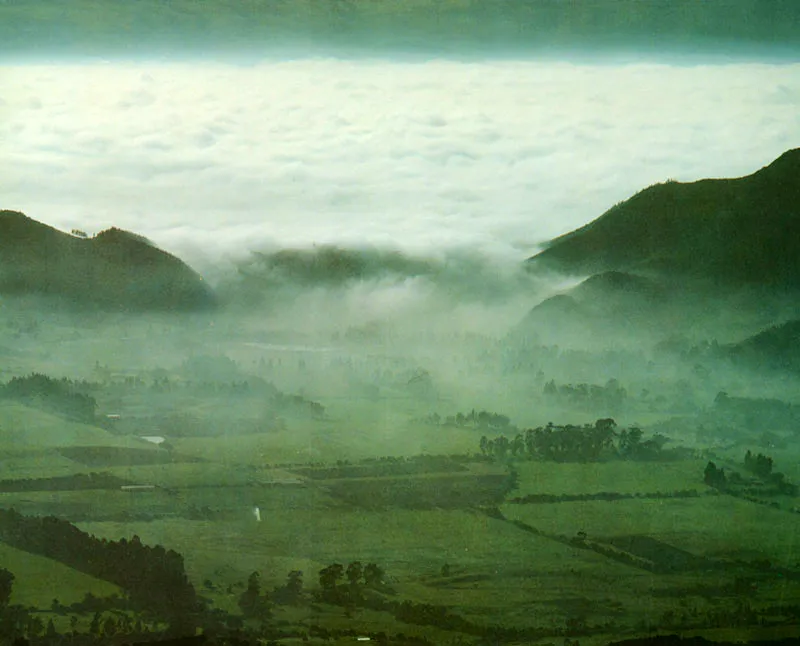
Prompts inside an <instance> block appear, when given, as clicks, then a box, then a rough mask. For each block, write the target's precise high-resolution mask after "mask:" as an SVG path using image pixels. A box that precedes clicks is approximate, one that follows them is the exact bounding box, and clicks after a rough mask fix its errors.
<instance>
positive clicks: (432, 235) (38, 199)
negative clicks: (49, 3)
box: [0, 59, 800, 275]
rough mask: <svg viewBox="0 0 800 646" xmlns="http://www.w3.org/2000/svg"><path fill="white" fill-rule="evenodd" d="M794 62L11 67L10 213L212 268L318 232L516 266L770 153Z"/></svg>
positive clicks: (788, 111) (6, 117)
mask: <svg viewBox="0 0 800 646" xmlns="http://www.w3.org/2000/svg"><path fill="white" fill-rule="evenodd" d="M799 69H800V68H798V66H797V65H796V64H785V65H781V64H747V63H741V64H740V63H732V64H723V65H687V66H675V65H666V64H626V65H612V64H598V65H585V64H571V63H560V62H546V61H541V60H511V61H500V60H498V61H491V62H451V61H444V60H428V61H424V62H417V63H409V62H391V61H386V60H380V61H379V60H368V59H355V60H336V59H307V60H294V61H280V62H278V61H261V62H258V63H256V64H253V65H249V66H237V65H233V64H227V65H226V64H218V63H208V62H201V61H197V62H186V63H181V64H178V63H152V62H118V61H112V62H108V63H107V64H98V63H93V64H85V65H79V64H70V63H60V64H58V65H46V64H35V65H34V64H8V63H6V64H4V65H3V66H2V68H0V72H1V73H2V77H3V81H4V89H3V93H2V100H3V103H2V104H0V115H2V119H0V134H1V135H2V137H3V140H4V155H3V158H2V160H0V174H2V176H3V178H4V202H5V203H4V207H5V208H16V209H19V210H22V211H24V212H26V213H30V214H32V215H34V217H36V218H37V219H40V220H42V221H45V222H48V223H50V224H52V225H54V226H57V227H59V228H61V229H64V230H67V231H69V230H70V229H72V228H78V229H81V230H85V231H87V232H88V233H90V234H91V233H94V232H96V231H98V230H100V229H105V228H108V227H110V226H118V227H122V228H125V229H128V230H132V231H136V232H138V233H141V234H143V235H145V236H147V237H148V238H150V239H152V240H154V241H155V242H156V243H157V244H159V245H160V246H162V247H163V248H165V249H169V250H170V251H173V252H175V253H177V254H178V255H180V256H181V257H182V258H184V259H186V260H187V261H189V262H190V264H191V265H192V266H194V267H196V268H197V269H198V270H200V271H201V272H202V273H203V274H208V275H212V274H213V273H214V271H215V266H216V264H217V263H218V262H219V261H220V259H223V258H225V259H233V260H236V261H238V260H241V259H242V258H243V257H246V256H247V254H248V253H249V252H250V251H252V250H259V249H265V248H273V249H281V248H287V249H297V248H299V249H308V248H312V246H313V245H314V244H316V245H337V246H340V247H344V248H353V247H355V248H358V247H360V246H364V245H371V246H375V247H378V248H389V249H397V250H401V251H403V252H406V253H410V254H422V255H429V254H434V255H436V254H441V253H445V252H449V251H452V250H458V249H461V248H466V249H470V250H479V251H480V253H482V254H485V255H487V256H490V257H492V258H495V257H501V258H519V259H522V258H524V257H526V256H529V255H531V254H532V253H533V252H534V251H535V250H536V248H537V246H538V244H539V243H541V242H542V241H544V240H547V239H549V238H552V237H554V236H555V235H558V234H561V233H565V232H566V231H569V230H571V229H573V228H575V227H577V226H580V225H582V224H585V223H586V222H588V221H590V220H591V219H593V218H594V217H596V216H597V215H598V214H600V213H602V212H604V211H605V210H606V209H607V208H609V207H610V206H611V205H613V204H615V203H616V202H618V201H620V200H622V199H625V198H627V197H628V196H629V195H631V194H633V193H634V192H635V191H637V190H639V189H641V188H642V187H643V186H647V185H650V184H652V183H655V182H661V181H664V180H666V179H668V178H674V179H677V180H681V181H685V180H693V179H697V178H700V177H714V176H727V177H733V176H738V175H742V174H744V173H746V172H750V170H751V169H752V168H753V167H754V166H758V165H759V164H764V163H767V162H768V161H770V160H771V159H774V158H775V157H776V156H777V155H778V154H779V153H780V152H782V151H783V149H784V148H785V145H786V142H790V141H796V140H798V138H800V123H798V121H797V118H796V114H797V107H798V102H800V81H798V79H800V71H799ZM33 178H35V180H34V179H33ZM98 179H99V180H100V181H98Z"/></svg>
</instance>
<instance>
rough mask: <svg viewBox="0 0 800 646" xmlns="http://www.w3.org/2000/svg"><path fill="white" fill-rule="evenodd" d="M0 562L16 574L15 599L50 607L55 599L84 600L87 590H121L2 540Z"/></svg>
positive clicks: (104, 593)
mask: <svg viewBox="0 0 800 646" xmlns="http://www.w3.org/2000/svg"><path fill="white" fill-rule="evenodd" d="M0 563H2V564H3V567H4V568H6V569H7V570H9V571H11V573H12V574H13V575H14V577H15V578H14V588H13V592H12V595H11V602H12V603H19V604H23V605H25V606H34V607H36V608H49V607H50V603H51V602H52V600H53V599H58V600H59V601H60V602H61V603H62V604H64V605H70V604H72V603H75V602H77V601H81V600H82V599H83V597H84V596H85V595H86V593H87V592H91V593H92V594H93V595H94V596H96V597H108V596H111V595H112V594H121V593H122V590H121V589H120V588H119V587H118V586H116V585H114V584H113V583H109V582H107V581H101V580H100V579H95V578H94V577H91V576H89V575H88V574H84V573H83V572H78V571H77V570H73V569H72V568H71V567H69V566H67V565H64V564H62V563H59V562H58V561H54V560H53V559H49V558H46V557H44V556H38V555H36V554H31V553H29V552H24V551H22V550H18V549H16V548H13V547H11V546H9V545H6V544H5V543H3V542H0Z"/></svg>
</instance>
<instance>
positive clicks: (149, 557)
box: [0, 509, 198, 631]
mask: <svg viewBox="0 0 800 646" xmlns="http://www.w3.org/2000/svg"><path fill="white" fill-rule="evenodd" d="M0 540H2V541H3V542H5V543H7V544H9V545H11V546H12V547H16V548H18V549H21V550H24V551H26V552H31V553H33V554H39V555H41V556H45V557H47V558H51V559H54V560H56V561H60V562H61V563H64V564H65V565H68V566H69V567H72V568H74V569H75V570H78V571H80V572H84V573H86V574H88V575H90V576H93V577H95V578H98V579H103V580H104V581H109V582H111V583H114V584H116V585H118V586H120V587H121V588H123V589H124V590H125V591H126V592H127V593H128V596H129V600H130V602H131V605H132V606H133V607H134V608H136V609H140V610H147V611H149V612H151V613H153V614H155V615H156V616H159V617H162V618H163V619H164V620H165V621H167V622H169V623H171V624H174V625H175V627H176V629H183V628H187V622H189V623H190V624H191V622H192V621H194V619H195V617H196V614H197V611H198V600H197V597H196V594H195V590H194V587H193V586H192V584H191V583H190V582H189V579H188V577H187V575H186V571H185V569H184V564H183V557H182V556H181V555H180V554H178V553H177V552H175V551H173V550H166V549H164V548H163V547H162V546H161V545H156V546H154V547H151V546H149V545H144V544H143V543H142V542H141V540H140V539H139V537H138V536H134V537H133V538H132V539H131V540H126V539H124V538H122V539H120V540H119V541H109V540H107V539H99V538H96V537H95V536H92V535H90V534H87V533H86V532H82V531H81V530H79V529H78V528H77V527H75V526H74V525H72V524H71V523H69V522H67V521H65V520H61V519H59V518H55V517H53V516H46V517H34V516H23V515H22V514H20V513H18V512H17V511H15V510H13V509H10V510H5V509H0ZM188 627H189V628H191V630H192V631H193V630H194V627H193V626H188Z"/></svg>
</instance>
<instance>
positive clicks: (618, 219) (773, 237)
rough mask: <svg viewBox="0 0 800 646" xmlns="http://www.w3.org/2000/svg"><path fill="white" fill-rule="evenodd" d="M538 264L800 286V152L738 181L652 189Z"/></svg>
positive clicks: (533, 263)
mask: <svg viewBox="0 0 800 646" xmlns="http://www.w3.org/2000/svg"><path fill="white" fill-rule="evenodd" d="M528 263H529V265H528V266H529V268H531V269H552V270H555V271H560V272H564V273H568V274H576V275H587V274H594V273H597V272H607V271H618V272H635V273H636V272H638V273H649V274H656V275H657V274H660V275H664V276H672V277H680V278H684V277H695V278H703V279H708V280H709V281H711V282H712V283H714V284H720V285H722V284H731V285H744V284H749V285H765V286H781V287H790V288H797V287H800V149H794V150H789V151H788V152H786V153H784V154H783V155H781V156H780V157H779V158H778V159H777V160H775V161H774V162H773V163H771V164H770V165H769V166H766V167H765V168H762V169H761V170H759V171H758V172H756V173H754V174H752V175H748V176H746V177H741V178H737V179H704V180H700V181H697V182H691V183H680V182H675V181H670V182H667V183H664V184H658V185H655V186H651V187H649V188H647V189H645V190H643V191H641V192H639V193H637V194H636V195H634V196H633V197H631V198H630V199H628V200H626V201H625V202H622V203H620V204H618V205H616V206H614V207H613V208H611V209H609V210H608V211H606V213H604V214H603V215H602V216H600V217H599V218H598V219H596V220H594V221H593V222H591V223H589V224H587V225H586V226H584V227H582V228H580V229H577V230H576V231H573V232H571V233H568V234H566V235H564V236H561V237H560V238H556V239H555V240H553V241H551V242H550V243H549V244H548V245H547V248H546V249H545V250H544V251H542V252H541V253H539V254H538V255H536V256H534V257H533V258H530V259H529V260H528Z"/></svg>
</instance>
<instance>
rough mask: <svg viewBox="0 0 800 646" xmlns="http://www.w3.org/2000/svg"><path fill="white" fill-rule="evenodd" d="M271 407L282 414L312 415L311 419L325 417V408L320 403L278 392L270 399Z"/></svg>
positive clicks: (300, 396)
mask: <svg viewBox="0 0 800 646" xmlns="http://www.w3.org/2000/svg"><path fill="white" fill-rule="evenodd" d="M269 405H270V406H271V407H272V408H275V409H276V410H278V411H281V412H287V411H288V412H292V413H299V414H306V415H310V416H311V417H324V416H325V407H324V406H323V405H322V404H320V403H319V402H315V401H313V400H311V399H306V398H305V397H303V396H302V395H287V394H286V393H282V392H276V393H275V394H274V395H273V396H272V397H271V398H270V399H269Z"/></svg>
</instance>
